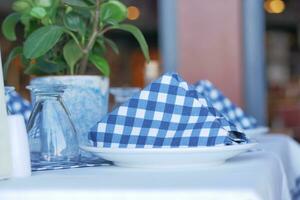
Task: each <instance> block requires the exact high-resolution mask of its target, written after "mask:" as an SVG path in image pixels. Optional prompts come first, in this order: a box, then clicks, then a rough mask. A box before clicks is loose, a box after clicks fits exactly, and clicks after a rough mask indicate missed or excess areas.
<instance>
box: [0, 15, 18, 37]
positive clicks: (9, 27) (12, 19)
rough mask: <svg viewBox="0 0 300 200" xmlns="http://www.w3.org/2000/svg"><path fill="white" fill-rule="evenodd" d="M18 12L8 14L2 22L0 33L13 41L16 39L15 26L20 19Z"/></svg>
mask: <svg viewBox="0 0 300 200" xmlns="http://www.w3.org/2000/svg"><path fill="white" fill-rule="evenodd" d="M20 16H21V15H20V14H19V13H12V14H10V15H8V16H7V17H6V18H5V20H4V21H3V23H2V33H3V35H4V36H5V38H7V39H8V40H10V41H15V40H16V39H17V37H16V33H15V27H16V24H17V23H18V21H19V19H20Z"/></svg>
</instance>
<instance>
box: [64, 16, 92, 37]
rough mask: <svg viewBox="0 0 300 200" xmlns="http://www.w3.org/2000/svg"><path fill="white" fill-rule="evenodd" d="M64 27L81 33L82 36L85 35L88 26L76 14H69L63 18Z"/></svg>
mask: <svg viewBox="0 0 300 200" xmlns="http://www.w3.org/2000/svg"><path fill="white" fill-rule="evenodd" d="M63 21H64V25H65V26H66V27H67V28H68V29H70V30H71V31H76V32H79V33H80V34H81V35H84V34H85V31H86V26H85V23H84V21H83V19H82V18H81V17H80V16H79V15H78V14H75V13H72V12H71V13H68V14H66V15H64V18H63Z"/></svg>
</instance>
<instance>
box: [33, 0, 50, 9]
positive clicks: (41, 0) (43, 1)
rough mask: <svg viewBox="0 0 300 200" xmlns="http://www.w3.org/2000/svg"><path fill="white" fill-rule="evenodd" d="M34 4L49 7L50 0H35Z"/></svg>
mask: <svg viewBox="0 0 300 200" xmlns="http://www.w3.org/2000/svg"><path fill="white" fill-rule="evenodd" d="M34 2H35V3H36V5H38V6H41V7H45V8H47V7H50V6H51V5H52V0H35V1H34Z"/></svg>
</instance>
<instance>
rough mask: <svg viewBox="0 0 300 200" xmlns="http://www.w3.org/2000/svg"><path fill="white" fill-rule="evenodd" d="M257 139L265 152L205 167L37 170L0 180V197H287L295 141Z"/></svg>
mask: <svg viewBox="0 0 300 200" xmlns="http://www.w3.org/2000/svg"><path fill="white" fill-rule="evenodd" d="M258 140H259V141H262V144H261V146H262V147H263V148H264V149H265V150H261V151H253V152H248V153H244V154H242V155H240V156H237V157H235V158H233V159H231V160H229V161H228V162H226V163H225V164H223V165H221V166H216V167H211V168H206V169H168V170H167V169H164V170H158V169H156V170H153V169H131V168H119V167H114V166H105V167H95V168H81V169H70V170H56V171H45V172H37V173H34V174H33V176H32V177H29V178H24V179H14V180H8V181H2V182H0V199H1V200H6V199H9V200H11V199H16V200H19V199H22V200H25V199H26V200H27V199H30V200H35V199H37V200H40V199H43V200H46V199H64V200H68V199H70V200H76V199H87V200H94V199H97V200H99V199H105V200H109V199H114V200H115V199H122V200H127V199H128V200H133V199H139V200H140V199H164V200H166V199H172V200H176V199H205V200H213V199H216V200H220V199H222V200H226V199H228V200H229V199H230V200H234V199H238V200H289V199H291V198H290V190H291V189H294V188H295V187H296V186H295V179H296V177H297V176H298V175H299V173H298V171H300V170H296V169H295V168H299V166H300V164H299V163H298V162H295V161H294V160H295V159H294V158H295V156H297V152H298V155H299V153H300V150H299V149H298V145H297V144H296V143H295V142H294V141H293V140H291V139H290V138H287V137H285V136H273V135H270V136H265V137H261V138H259V139H258ZM290 146H291V147H290ZM293 148H296V149H293ZM293 151H297V152H293ZM294 154H295V155H294ZM297 159H298V160H299V161H300V159H299V158H297ZM281 160H282V161H283V162H282V161H281ZM284 169H285V170H286V171H285V170H284Z"/></svg>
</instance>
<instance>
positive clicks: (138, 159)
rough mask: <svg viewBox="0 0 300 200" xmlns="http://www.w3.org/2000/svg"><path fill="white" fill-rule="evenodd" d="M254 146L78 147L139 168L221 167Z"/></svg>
mask: <svg viewBox="0 0 300 200" xmlns="http://www.w3.org/2000/svg"><path fill="white" fill-rule="evenodd" d="M256 145H257V143H248V144H240V145H230V146H215V147H195V148H151V149H141V148H136V149H130V148H127V149H125V148H96V147H88V146H81V147H80V148H81V149H83V150H85V151H88V152H91V153H92V154H94V155H95V156H99V157H101V158H104V159H106V160H110V161H113V162H114V164H115V165H118V166H123V167H138V168H170V167H172V168H174V167H194V166H196V167H207V166H213V165H220V164H222V163H224V162H225V161H226V160H227V159H229V158H232V157H234V156H237V155H238V154H240V153H243V152H246V151H248V150H249V149H252V148H253V147H255V146H256Z"/></svg>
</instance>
